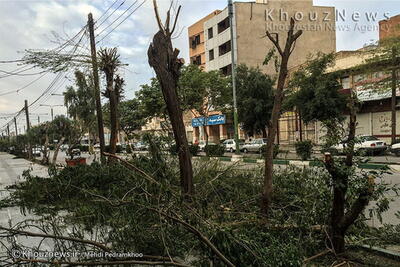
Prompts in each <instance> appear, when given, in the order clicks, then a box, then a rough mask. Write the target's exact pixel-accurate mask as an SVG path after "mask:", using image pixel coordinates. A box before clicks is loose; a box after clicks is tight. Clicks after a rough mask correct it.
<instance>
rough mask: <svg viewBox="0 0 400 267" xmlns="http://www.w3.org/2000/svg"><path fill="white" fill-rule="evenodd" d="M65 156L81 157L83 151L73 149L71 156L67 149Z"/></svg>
mask: <svg viewBox="0 0 400 267" xmlns="http://www.w3.org/2000/svg"><path fill="white" fill-rule="evenodd" d="M65 154H66V155H67V156H74V157H75V156H80V155H81V150H80V149H79V148H73V149H71V154H70V151H69V149H67V151H66V152H65Z"/></svg>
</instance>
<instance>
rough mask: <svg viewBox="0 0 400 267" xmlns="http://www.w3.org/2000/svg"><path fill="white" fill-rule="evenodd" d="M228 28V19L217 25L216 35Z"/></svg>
mask: <svg viewBox="0 0 400 267" xmlns="http://www.w3.org/2000/svg"><path fill="white" fill-rule="evenodd" d="M228 28H229V17H227V18H226V19H224V20H223V21H221V22H220V23H218V34H220V33H221V32H223V31H225V30H226V29H228Z"/></svg>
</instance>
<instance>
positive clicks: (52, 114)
mask: <svg viewBox="0 0 400 267" xmlns="http://www.w3.org/2000/svg"><path fill="white" fill-rule="evenodd" d="M40 106H41V107H50V110H51V120H52V121H53V120H54V112H53V108H54V107H63V106H64V105H47V104H40Z"/></svg>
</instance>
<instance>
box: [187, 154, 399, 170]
mask: <svg viewBox="0 0 400 267" xmlns="http://www.w3.org/2000/svg"><path fill="white" fill-rule="evenodd" d="M194 158H195V159H199V160H209V159H212V160H219V161H224V162H243V163H249V164H264V162H265V161H264V160H263V159H254V158H234V159H233V158H231V157H204V156H197V157H194ZM274 164H275V165H293V166H310V167H323V166H324V164H323V162H321V161H318V160H311V161H301V160H285V159H274ZM358 167H359V168H360V169H366V170H393V171H397V172H400V166H399V165H391V164H376V163H360V164H359V165H358Z"/></svg>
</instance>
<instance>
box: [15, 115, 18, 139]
mask: <svg viewBox="0 0 400 267" xmlns="http://www.w3.org/2000/svg"><path fill="white" fill-rule="evenodd" d="M14 126H15V137H17V136H18V128H17V118H16V117H14Z"/></svg>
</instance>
